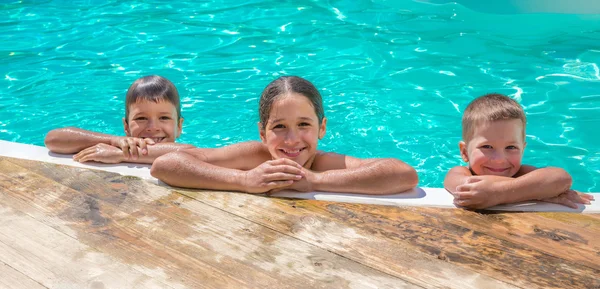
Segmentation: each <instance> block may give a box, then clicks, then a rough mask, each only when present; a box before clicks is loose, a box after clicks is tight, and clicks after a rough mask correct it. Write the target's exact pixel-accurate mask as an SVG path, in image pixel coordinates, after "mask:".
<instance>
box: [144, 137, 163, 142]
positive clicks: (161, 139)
mask: <svg viewBox="0 0 600 289" xmlns="http://www.w3.org/2000/svg"><path fill="white" fill-rule="evenodd" d="M145 138H149V139H151V140H153V141H154V142H155V143H159V142H161V141H163V140H164V139H165V138H166V137H145Z"/></svg>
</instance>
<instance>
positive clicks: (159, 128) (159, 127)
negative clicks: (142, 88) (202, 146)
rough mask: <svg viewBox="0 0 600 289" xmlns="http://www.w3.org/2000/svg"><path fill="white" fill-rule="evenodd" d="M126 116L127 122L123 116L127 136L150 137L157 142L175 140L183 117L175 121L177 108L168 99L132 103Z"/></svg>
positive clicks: (179, 132)
mask: <svg viewBox="0 0 600 289" xmlns="http://www.w3.org/2000/svg"><path fill="white" fill-rule="evenodd" d="M128 118H129V123H127V122H126V121H125V118H123V125H124V127H125V133H126V134H127V136H131V137H139V138H150V139H152V140H154V141H155V142H156V143H159V142H175V139H176V138H178V137H179V135H180V134H181V128H182V124H183V118H181V119H180V120H179V121H177V109H176V108H175V106H174V105H173V104H172V103H170V102H168V101H159V102H153V101H147V100H140V101H137V102H135V103H132V104H130V105H129V116H128Z"/></svg>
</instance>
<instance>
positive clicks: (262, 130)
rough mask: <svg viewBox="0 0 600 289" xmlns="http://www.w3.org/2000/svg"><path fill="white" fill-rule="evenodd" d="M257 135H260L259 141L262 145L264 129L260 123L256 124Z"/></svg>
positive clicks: (264, 139)
mask: <svg viewBox="0 0 600 289" xmlns="http://www.w3.org/2000/svg"><path fill="white" fill-rule="evenodd" d="M258 135H260V140H261V141H262V142H263V143H264V142H266V138H265V129H264V128H263V126H262V123H260V122H258Z"/></svg>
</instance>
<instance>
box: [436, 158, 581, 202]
mask: <svg viewBox="0 0 600 289" xmlns="http://www.w3.org/2000/svg"><path fill="white" fill-rule="evenodd" d="M470 174H471V173H470V171H469V170H468V169H467V168H464V167H463V168H460V167H456V168H453V169H451V170H450V171H449V172H448V174H447V175H446V180H445V181H444V187H445V188H446V189H447V190H448V191H449V192H450V193H452V194H453V195H454V203H455V204H456V205H459V206H463V207H468V208H473V209H484V208H487V207H491V206H495V205H498V204H506V203H516V202H521V201H527V200H543V199H549V198H553V197H556V196H558V195H560V194H562V193H564V192H566V191H567V190H569V188H570V187H571V182H572V181H571V176H570V175H569V174H568V173H567V172H566V171H565V170H563V169H560V168H553V167H547V168H540V169H536V168H535V167H532V166H522V167H521V169H520V170H519V172H518V173H517V174H516V177H515V178H509V177H501V176H490V175H485V176H472V175H470ZM461 182H462V183H461Z"/></svg>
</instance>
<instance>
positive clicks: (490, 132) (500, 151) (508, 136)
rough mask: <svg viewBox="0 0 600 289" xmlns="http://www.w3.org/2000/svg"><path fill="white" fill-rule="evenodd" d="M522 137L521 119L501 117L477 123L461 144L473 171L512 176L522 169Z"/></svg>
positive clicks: (462, 154)
mask: <svg viewBox="0 0 600 289" xmlns="http://www.w3.org/2000/svg"><path fill="white" fill-rule="evenodd" d="M523 138H524V137H523V123H522V122H521V120H519V119H510V120H499V121H493V122H487V123H484V124H480V125H478V126H475V127H474V131H473V137H472V138H471V139H470V140H469V141H468V143H465V142H462V141H461V142H460V144H459V147H460V152H461V156H462V158H463V160H464V161H465V162H468V163H469V167H470V168H471V170H472V171H473V173H474V174H476V175H495V176H504V177H513V176H514V175H515V174H516V173H517V172H518V171H519V169H520V168H521V159H522V157H523V150H524V149H525V145H526V143H525V141H524V139H523Z"/></svg>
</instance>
